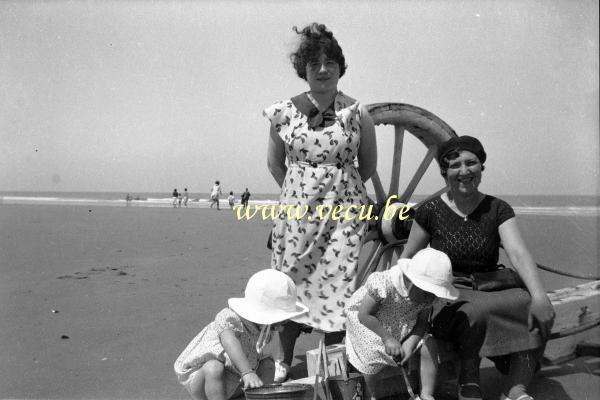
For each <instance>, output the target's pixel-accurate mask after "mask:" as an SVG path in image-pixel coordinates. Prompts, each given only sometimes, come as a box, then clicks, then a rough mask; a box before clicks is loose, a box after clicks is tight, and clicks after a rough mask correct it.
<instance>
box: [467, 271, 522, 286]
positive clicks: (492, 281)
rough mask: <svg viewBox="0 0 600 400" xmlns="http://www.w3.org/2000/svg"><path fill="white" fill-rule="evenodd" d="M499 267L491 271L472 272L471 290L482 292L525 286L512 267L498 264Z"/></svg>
mask: <svg viewBox="0 0 600 400" xmlns="http://www.w3.org/2000/svg"><path fill="white" fill-rule="evenodd" d="M499 267H500V268H498V269H496V270H493V271H486V272H473V273H472V274H471V276H470V278H471V281H472V285H473V290H480V291H483V292H495V291H497V290H506V289H514V288H525V284H524V283H523V281H522V280H521V277H520V276H519V274H518V273H517V272H516V271H515V270H514V269H512V268H506V267H505V266H504V265H499Z"/></svg>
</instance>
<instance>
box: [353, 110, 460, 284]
mask: <svg viewBox="0 0 600 400" xmlns="http://www.w3.org/2000/svg"><path fill="white" fill-rule="evenodd" d="M367 109H368V110H369V113H370V114H371V117H372V118H373V122H374V124H375V126H378V125H393V126H394V148H393V160H392V167H391V178H390V182H389V185H387V186H388V189H387V191H386V189H385V188H384V185H383V183H382V182H381V179H380V177H379V173H378V172H377V171H376V172H375V173H374V174H373V176H372V177H371V181H372V183H373V188H374V189H375V196H376V206H375V209H376V210H378V214H380V215H379V218H378V219H377V220H376V221H371V222H370V224H369V229H368V232H367V235H366V237H365V240H364V242H363V251H362V252H361V253H362V255H361V260H360V262H359V270H358V273H359V282H360V283H362V282H364V280H365V279H366V277H367V276H368V275H369V274H370V273H371V272H374V271H377V270H383V269H387V268H389V266H390V264H391V262H392V259H393V256H394V253H395V254H396V255H399V253H400V252H401V250H402V244H403V243H405V242H406V239H407V238H408V232H409V231H410V225H411V224H412V218H411V216H409V218H408V219H406V220H404V221H399V220H398V219H397V218H393V219H390V220H385V219H384V218H382V215H381V213H382V212H383V210H384V207H385V204H386V201H387V199H388V198H389V197H390V196H392V195H396V196H398V199H397V203H399V204H400V207H402V206H403V205H405V204H408V203H409V202H410V200H411V198H412V197H413V194H414V192H415V189H416V188H417V186H418V184H419V182H420V181H421V179H422V178H423V176H424V175H425V172H426V171H427V170H428V168H429V167H430V166H431V164H432V162H433V160H434V158H435V154H436V151H437V148H438V146H439V145H440V144H441V143H443V142H445V141H446V140H448V139H450V138H451V137H454V136H457V135H456V132H455V131H454V129H452V128H451V127H450V125H448V124H447V123H446V122H444V121H443V120H442V119H441V118H439V117H437V116H436V115H435V114H433V113H431V112H430V111H427V110H425V109H423V108H420V107H416V106H413V105H410V104H402V103H377V104H370V105H368V106H367ZM406 132H408V133H410V134H411V135H413V137H415V138H417V139H418V140H419V141H420V143H421V144H422V145H424V146H425V147H426V148H427V153H426V154H425V156H424V158H423V159H422V160H421V162H420V164H419V166H418V167H417V170H416V171H415V172H414V174H413V175H412V177H411V178H410V180H409V181H408V184H407V185H406V187H405V188H403V190H402V191H400V190H399V189H400V188H399V184H400V175H401V168H400V167H401V162H402V154H403V151H404V150H405V149H404V147H405V146H404V136H405V134H406ZM378 169H379V168H378ZM445 191H447V188H446V187H442V188H441V189H440V190H438V191H436V192H435V193H433V194H431V195H430V196H428V197H427V198H426V199H424V200H422V201H421V202H419V203H418V204H415V205H414V206H413V209H416V208H418V206H419V204H421V203H423V202H425V201H427V200H429V199H431V198H432V197H435V196H438V195H440V194H441V193H444V192H445ZM413 215H414V211H413ZM394 242H395V243H398V244H399V245H400V246H387V247H386V249H388V250H387V251H385V253H384V254H381V252H382V249H383V248H384V246H385V245H386V244H388V243H394ZM390 247H391V248H390ZM377 260H379V263H378V264H377V265H374V264H376V263H377Z"/></svg>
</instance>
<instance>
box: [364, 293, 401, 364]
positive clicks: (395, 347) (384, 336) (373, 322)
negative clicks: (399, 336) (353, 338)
mask: <svg viewBox="0 0 600 400" xmlns="http://www.w3.org/2000/svg"><path fill="white" fill-rule="evenodd" d="M377 309H378V304H377V301H376V300H375V299H374V298H373V297H371V296H370V295H368V294H367V295H365V297H364V298H363V299H362V301H361V302H360V306H359V307H358V320H359V321H360V323H361V324H363V325H364V326H366V327H367V328H369V329H370V330H372V331H373V332H375V333H376V334H377V335H379V337H380V338H381V340H383V344H384V346H385V351H386V353H388V354H389V355H391V356H397V355H401V354H402V346H401V344H400V342H399V341H397V340H396V339H395V338H394V337H393V336H392V335H391V334H390V333H389V332H388V331H387V330H386V329H385V328H384V327H383V325H381V322H379V320H378V319H377V317H375V313H376V312H377Z"/></svg>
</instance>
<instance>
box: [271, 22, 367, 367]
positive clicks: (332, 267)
mask: <svg viewBox="0 0 600 400" xmlns="http://www.w3.org/2000/svg"><path fill="white" fill-rule="evenodd" d="M294 31H295V32H296V33H297V34H298V35H300V43H299V46H298V48H297V50H296V51H295V52H294V53H293V54H292V55H291V60H292V64H293V67H294V69H295V71H296V74H297V75H298V77H300V78H301V79H303V80H304V81H305V82H306V83H307V84H308V88H309V91H308V92H304V93H301V94H299V95H297V96H295V97H292V98H291V99H289V100H284V101H279V102H277V103H275V104H273V105H271V106H269V107H267V108H266V109H265V110H264V111H263V114H264V115H265V116H266V117H267V118H268V119H269V121H270V132H269V146H268V151H267V153H268V159H267V162H268V167H269V170H270V172H271V174H272V175H273V178H274V179H275V181H276V182H277V184H278V185H279V186H280V187H281V188H282V190H281V194H280V197H279V202H280V204H294V205H296V206H297V207H305V209H307V210H308V209H310V210H313V212H314V210H315V209H316V207H317V206H328V205H330V206H332V207H333V206H335V205H338V204H343V205H353V206H355V207H356V208H355V209H354V210H353V209H352V208H349V209H348V210H347V211H348V212H349V213H348V215H349V216H350V217H351V218H348V219H346V218H340V219H337V218H332V217H331V214H329V215H325V216H323V218H321V217H319V216H318V214H316V213H315V214H314V215H311V217H310V218H308V217H305V218H299V219H295V218H287V217H286V215H285V213H281V214H280V215H279V218H276V219H275V222H274V225H273V230H272V248H273V252H272V258H271V267H272V268H275V269H277V270H280V271H283V272H285V273H286V274H288V275H289V276H290V277H291V278H292V279H293V280H294V282H295V283H296V285H297V286H298V297H299V300H300V301H301V302H302V303H304V304H306V305H307V306H308V307H309V313H308V314H306V315H304V316H302V317H300V318H298V319H295V320H294V321H297V322H289V323H287V324H286V325H285V327H284V330H283V332H282V333H281V335H280V336H281V341H282V345H283V350H284V354H285V358H284V362H285V365H283V367H284V368H289V365H291V362H292V358H293V356H294V346H295V342H296V339H297V337H298V335H299V334H300V332H301V331H304V330H310V329H313V328H315V329H317V330H320V331H324V332H326V334H325V344H327V345H329V344H334V343H339V342H340V341H341V340H342V339H343V337H344V334H345V332H344V328H345V321H346V318H345V313H344V306H345V304H346V301H347V300H348V298H349V297H350V296H351V295H352V293H353V292H354V291H355V289H356V286H357V269H358V258H359V254H360V249H361V244H362V240H363V237H364V236H365V232H366V229H367V222H366V221H365V220H364V219H363V220H360V219H359V218H358V215H357V214H358V209H359V208H360V207H361V205H366V204H367V190H366V189H365V186H364V184H363V182H364V181H366V180H367V179H369V178H370V177H371V175H372V174H373V172H374V171H375V167H376V165H377V148H376V143H375V128H374V126H373V121H372V119H371V117H370V115H369V113H368V111H367V109H366V108H365V107H364V106H363V105H361V103H360V102H358V101H356V100H355V99H353V98H351V97H350V96H348V95H346V94H345V93H342V92H341V91H339V90H338V87H337V85H338V80H339V79H340V78H341V77H342V76H343V75H344V73H345V71H346V68H347V66H346V60H345V58H344V55H343V53H342V48H341V47H340V45H339V44H338V42H337V40H336V39H335V38H334V36H333V34H332V33H331V31H329V30H327V28H326V27H325V25H321V24H317V23H312V24H310V25H308V26H306V27H305V28H303V29H300V30H298V29H297V28H296V27H294ZM286 159H287V161H288V163H287V164H286ZM356 161H358V167H356V166H355V162H356Z"/></svg>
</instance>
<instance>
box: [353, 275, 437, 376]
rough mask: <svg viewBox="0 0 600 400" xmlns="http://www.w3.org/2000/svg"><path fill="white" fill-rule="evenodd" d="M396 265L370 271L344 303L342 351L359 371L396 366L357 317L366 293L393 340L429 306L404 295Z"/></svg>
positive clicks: (408, 329) (406, 331) (372, 371)
mask: <svg viewBox="0 0 600 400" xmlns="http://www.w3.org/2000/svg"><path fill="white" fill-rule="evenodd" d="M403 281H404V280H403V279H402V272H401V271H400V267H399V266H397V265H396V266H394V267H392V268H391V269H389V270H387V271H382V272H374V273H372V274H371V275H369V278H368V279H367V281H366V282H365V284H364V285H363V286H362V287H361V288H360V289H358V290H357V291H356V292H355V293H354V295H353V296H352V298H351V299H350V300H349V301H348V304H347V305H346V312H347V314H348V322H347V326H346V354H347V355H348V361H350V363H351V364H352V365H353V366H354V367H355V368H356V369H357V370H358V371H360V372H361V373H363V374H376V373H377V372H379V371H381V370H382V369H383V368H384V367H386V366H396V361H394V359H393V357H392V356H390V355H389V354H387V353H386V352H385V346H384V345H383V340H382V339H381V337H379V335H377V334H376V333H375V332H373V331H372V330H371V329H369V328H367V327H366V326H365V325H363V324H362V323H361V322H360V321H359V320H358V309H359V307H360V304H361V302H362V300H363V299H364V298H365V297H366V296H367V295H368V296H371V297H372V298H373V299H374V300H375V301H376V302H377V304H378V309H377V312H376V313H375V317H376V318H377V319H378V320H379V322H380V323H381V325H383V327H384V328H385V329H386V330H387V331H388V332H389V333H390V335H392V336H393V337H394V338H395V339H396V340H398V341H399V342H402V341H403V340H404V339H405V338H406V337H407V336H408V335H409V334H410V333H411V331H412V329H413V328H414V327H415V324H416V322H417V317H418V314H419V313H420V312H421V311H422V310H424V309H427V308H430V307H431V304H428V303H415V302H413V301H411V299H410V298H409V297H408V291H407V289H406V287H405V286H404V284H403Z"/></svg>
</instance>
